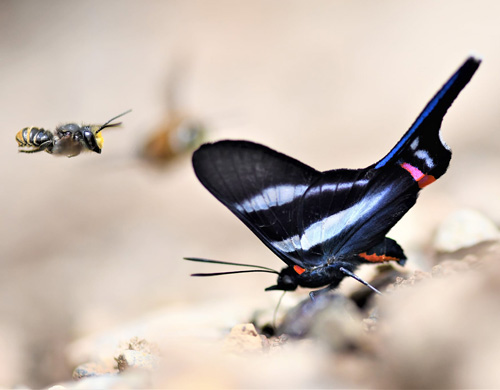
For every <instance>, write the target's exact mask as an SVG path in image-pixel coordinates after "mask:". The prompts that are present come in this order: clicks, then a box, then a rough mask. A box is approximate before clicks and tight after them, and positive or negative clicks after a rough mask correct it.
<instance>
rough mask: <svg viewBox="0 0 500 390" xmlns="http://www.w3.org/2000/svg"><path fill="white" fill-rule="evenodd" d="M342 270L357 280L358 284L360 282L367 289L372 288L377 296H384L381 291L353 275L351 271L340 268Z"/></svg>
mask: <svg viewBox="0 0 500 390" xmlns="http://www.w3.org/2000/svg"><path fill="white" fill-rule="evenodd" d="M340 270H341V271H342V272H343V273H344V274H346V275H347V276H350V277H351V278H353V279H356V280H357V281H358V282H360V283H361V284H364V285H365V286H366V287H369V288H371V289H372V290H373V291H375V292H376V293H377V294H380V295H382V293H381V292H380V291H378V290H377V289H376V288H375V287H373V286H372V285H371V284H370V283H368V282H366V281H364V280H363V279H361V278H360V277H359V276H358V275H356V274H354V273H352V272H351V271H349V270H348V269H345V268H344V267H340Z"/></svg>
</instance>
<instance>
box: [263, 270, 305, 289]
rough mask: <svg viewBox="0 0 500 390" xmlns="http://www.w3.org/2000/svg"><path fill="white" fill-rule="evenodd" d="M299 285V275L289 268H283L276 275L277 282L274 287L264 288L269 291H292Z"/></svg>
mask: <svg viewBox="0 0 500 390" xmlns="http://www.w3.org/2000/svg"><path fill="white" fill-rule="evenodd" d="M298 285H299V274H298V273H297V271H295V270H294V269H293V268H291V267H287V268H283V269H282V270H281V272H280V273H279V275H278V282H277V284H276V285H275V286H270V287H268V288H266V291H270V290H282V291H293V290H295V289H296V288H297V286H298Z"/></svg>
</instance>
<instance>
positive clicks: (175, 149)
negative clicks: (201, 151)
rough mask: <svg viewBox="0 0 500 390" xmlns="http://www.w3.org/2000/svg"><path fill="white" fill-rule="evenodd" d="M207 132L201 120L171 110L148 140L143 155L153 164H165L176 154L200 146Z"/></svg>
mask: <svg viewBox="0 0 500 390" xmlns="http://www.w3.org/2000/svg"><path fill="white" fill-rule="evenodd" d="M205 132H206V130H205V126H204V125H203V123H202V122H201V121H199V120H196V119H194V118H190V117H188V116H185V115H182V114H179V113H177V112H170V115H169V117H168V118H167V119H166V120H165V122H164V123H163V125H162V126H160V127H159V129H158V130H157V131H156V132H155V133H153V134H152V135H151V137H150V138H149V139H148V140H147V141H146V143H145V145H144V146H143V149H142V151H141V156H142V157H143V158H144V159H145V160H147V161H149V162H151V163H153V164H157V165H159V166H161V165H164V164H166V163H168V162H169V161H170V160H172V159H173V158H174V157H175V156H177V155H179V154H182V153H183V152H186V151H189V150H191V149H195V148H196V147H198V146H200V145H201V143H202V142H203V139H204V136H205Z"/></svg>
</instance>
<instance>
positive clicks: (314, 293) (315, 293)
mask: <svg viewBox="0 0 500 390" xmlns="http://www.w3.org/2000/svg"><path fill="white" fill-rule="evenodd" d="M337 286H338V283H337V284H335V285H329V286H327V287H325V288H322V289H319V290H314V291H311V292H310V293H309V297H310V298H311V301H314V300H315V299H316V298H318V297H319V296H320V295H323V294H326V293H328V292H329V291H331V290H333V289H334V288H335V287H337Z"/></svg>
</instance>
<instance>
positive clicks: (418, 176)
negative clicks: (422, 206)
mask: <svg viewBox="0 0 500 390" xmlns="http://www.w3.org/2000/svg"><path fill="white" fill-rule="evenodd" d="M401 168H403V169H405V170H407V171H408V172H410V175H411V176H412V177H413V178H414V179H415V181H416V182H417V184H418V186H419V187H420V188H424V187H425V186H428V185H429V184H431V183H434V182H435V181H436V178H435V177H434V176H432V175H426V174H425V173H423V172H422V171H421V170H420V169H418V168H417V167H414V166H413V165H411V164H408V163H403V164H401Z"/></svg>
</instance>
